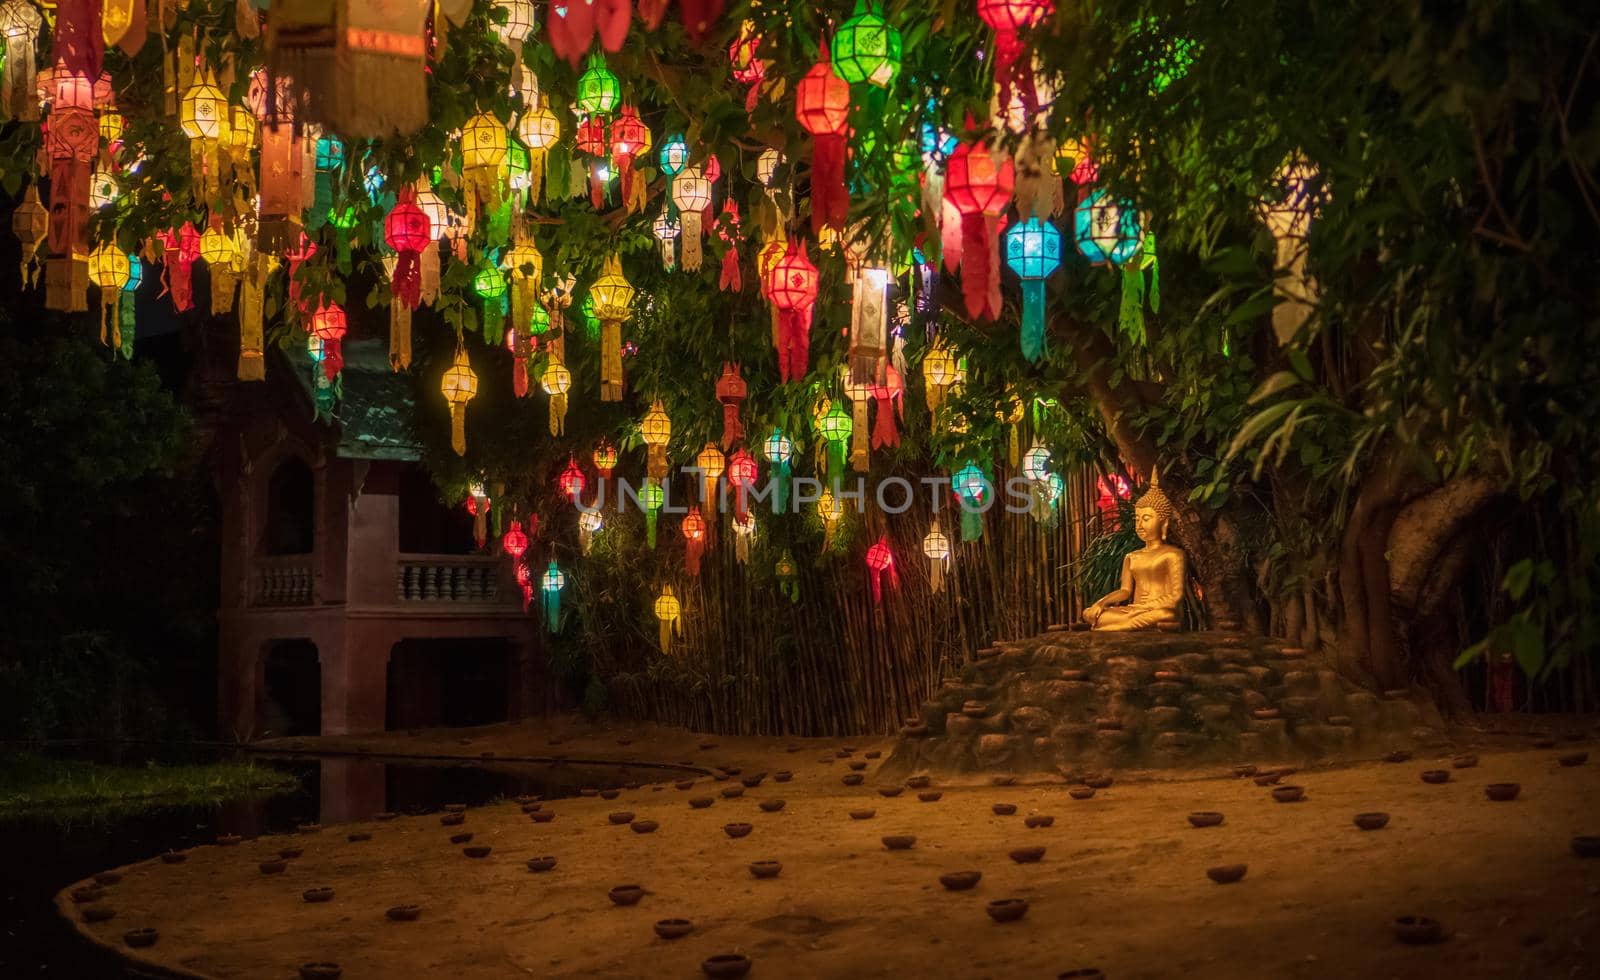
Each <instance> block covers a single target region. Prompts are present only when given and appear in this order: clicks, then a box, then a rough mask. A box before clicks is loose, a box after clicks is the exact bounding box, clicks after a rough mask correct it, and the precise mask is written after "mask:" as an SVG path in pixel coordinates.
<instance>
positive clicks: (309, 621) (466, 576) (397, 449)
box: [202, 340, 553, 740]
mask: <svg viewBox="0 0 1600 980" xmlns="http://www.w3.org/2000/svg"><path fill="white" fill-rule="evenodd" d="M344 353H345V365H344V371H343V373H342V379H341V380H342V385H343V391H342V396H341V398H340V399H339V401H338V403H337V407H336V409H335V410H334V412H333V415H332V418H331V419H329V418H328V417H327V416H326V415H324V416H323V417H322V418H321V419H319V418H318V417H317V415H316V413H315V412H314V410H313V406H314V404H315V398H316V391H315V382H314V379H315V378H316V374H315V373H314V372H315V371H316V370H317V367H316V365H314V364H312V363H311V361H310V360H309V358H308V357H306V356H305V355H303V354H296V355H283V354H282V353H281V352H278V351H272V352H269V367H268V371H267V380H266V382H265V383H263V384H237V383H234V384H228V385H225V386H214V387H213V386H206V387H208V388H210V389H211V390H213V391H216V392H218V397H216V398H214V399H213V400H211V402H210V403H209V404H206V405H204V406H203V407H202V412H203V424H204V425H207V426H209V427H211V428H212V432H211V433H210V437H211V438H210V442H211V445H212V446H213V447H214V450H213V452H212V465H213V468H214V473H215V476H216V480H217V487H218V491H219V498H220V501H221V512H222V513H221V517H222V521H221V527H222V531H221V535H222V549H221V551H222V557H221V582H220V596H221V599H220V603H219V607H220V608H219V611H218V621H219V650H218V658H219V665H218V667H219V670H218V673H219V681H218V683H219V690H218V704H217V708H218V717H219V718H220V720H221V725H220V729H221V732H222V734H223V735H224V736H225V737H228V736H231V737H234V738H237V739H240V740H248V739H253V738H262V737H270V736H275V735H300V734H309V735H315V734H323V735H338V734H352V733H361V732H376V731H384V730H387V729H409V728H415V727H421V726H434V725H476V724H487V723H491V722H498V721H514V720H517V719H519V718H521V717H524V716H526V715H529V714H530V713H535V712H538V711H541V710H544V709H545V708H546V707H548V705H547V700H548V699H549V698H551V697H553V694H552V693H551V691H552V690H553V688H552V685H550V684H548V683H547V682H546V673H547V672H546V665H545V662H544V653H543V651H542V650H541V649H540V648H539V647H538V645H537V643H536V621H535V620H534V619H533V618H530V617H529V616H527V615H526V614H525V613H524V612H523V608H522V595H521V592H520V590H519V588H518V586H517V583H516V581H515V576H514V570H513V567H512V563H511V560H510V559H509V558H507V557H506V556H504V555H503V554H501V553H499V552H498V550H497V549H496V550H493V551H491V552H485V551H484V550H483V549H480V548H479V547H478V546H477V544H476V542H475V541H474V538H473V534H472V528H471V523H472V522H471V518H470V517H469V516H468V515H467V514H465V512H464V511H462V509H461V508H459V507H455V508H452V507H447V506H446V505H445V504H444V503H443V502H442V501H441V500H440V499H439V494H438V491H437V490H436V488H435V487H434V484H433V482H432V480H431V479H430V478H429V475H428V473H427V472H426V470H424V469H423V468H422V466H421V465H420V463H419V459H420V456H421V453H420V451H419V447H418V445H417V444H416V441H415V439H414V438H413V437H412V436H411V434H410V432H409V431H408V428H407V425H408V423H407V421H406V420H407V419H408V418H409V414H410V409H409V404H410V398H411V390H410V382H409V380H408V378H407V377H406V376H403V375H396V374H393V373H392V372H391V371H390V369H389V364H388V360H387V355H386V353H385V349H384V345H383V343H382V342H381V341H367V340H353V341H349V342H347V343H346V344H345V352H344ZM218 367H220V365H219V366H218ZM207 369H210V370H207ZM203 370H206V373H207V375H209V374H211V373H213V371H214V370H215V369H214V368H212V366H211V365H207V366H206V368H203ZM202 384H204V382H202Z"/></svg>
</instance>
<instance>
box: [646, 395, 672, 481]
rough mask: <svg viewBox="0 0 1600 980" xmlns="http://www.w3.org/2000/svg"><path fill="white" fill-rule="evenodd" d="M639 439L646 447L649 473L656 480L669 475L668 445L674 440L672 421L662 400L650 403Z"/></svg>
mask: <svg viewBox="0 0 1600 980" xmlns="http://www.w3.org/2000/svg"><path fill="white" fill-rule="evenodd" d="M639 438H640V439H643V440H644V444H645V447H646V451H645V455H646V458H647V463H646V467H647V472H648V474H649V475H650V476H652V477H654V478H656V479H658V480H659V479H662V478H663V477H665V476H666V475H667V443H668V442H670V441H671V439H672V420H671V419H670V418H668V417H667V410H666V409H665V408H663V407H662V406H661V399H659V398H658V399H656V400H655V401H654V402H651V403H650V411H648V412H646V413H645V416H644V420H643V421H642V422H640V423H639Z"/></svg>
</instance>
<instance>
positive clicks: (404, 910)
mask: <svg viewBox="0 0 1600 980" xmlns="http://www.w3.org/2000/svg"><path fill="white" fill-rule="evenodd" d="M383 914H384V915H386V916H388V917H389V921H390V922H415V921H417V917H418V916H419V915H421V914H422V906H420V905H395V906H393V907H391V908H390V909H389V910H388V911H387V912H385V913H383Z"/></svg>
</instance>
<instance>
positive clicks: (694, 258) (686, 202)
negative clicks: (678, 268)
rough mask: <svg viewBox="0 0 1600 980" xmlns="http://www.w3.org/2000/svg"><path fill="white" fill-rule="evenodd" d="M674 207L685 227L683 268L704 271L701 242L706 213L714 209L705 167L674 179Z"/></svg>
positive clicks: (680, 172) (685, 172) (692, 168)
mask: <svg viewBox="0 0 1600 980" xmlns="http://www.w3.org/2000/svg"><path fill="white" fill-rule="evenodd" d="M672 204H673V207H676V208H677V209H678V221H679V223H680V224H681V225H682V226H683V236H682V240H683V267H684V268H685V269H687V270H689V271H690V272H693V271H694V270H696V269H698V268H700V257H701V249H700V240H701V237H702V235H703V228H704V222H705V212H706V209H707V208H709V207H711V178H709V177H707V176H706V174H705V170H704V169H703V168H701V167H685V168H683V170H681V171H679V173H678V175H677V176H676V177H674V178H673V179H672Z"/></svg>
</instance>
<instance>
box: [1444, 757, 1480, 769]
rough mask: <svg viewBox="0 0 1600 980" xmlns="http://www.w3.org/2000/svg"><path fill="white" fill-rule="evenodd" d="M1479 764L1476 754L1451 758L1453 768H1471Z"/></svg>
mask: <svg viewBox="0 0 1600 980" xmlns="http://www.w3.org/2000/svg"><path fill="white" fill-rule="evenodd" d="M1477 764H1478V757H1477V756H1475V755H1458V756H1456V757H1455V758H1454V759H1451V760H1450V767H1451V768H1452V769H1471V768H1473V767H1475V766H1477Z"/></svg>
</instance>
